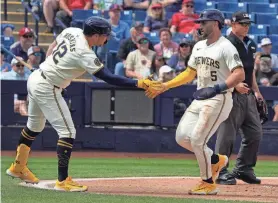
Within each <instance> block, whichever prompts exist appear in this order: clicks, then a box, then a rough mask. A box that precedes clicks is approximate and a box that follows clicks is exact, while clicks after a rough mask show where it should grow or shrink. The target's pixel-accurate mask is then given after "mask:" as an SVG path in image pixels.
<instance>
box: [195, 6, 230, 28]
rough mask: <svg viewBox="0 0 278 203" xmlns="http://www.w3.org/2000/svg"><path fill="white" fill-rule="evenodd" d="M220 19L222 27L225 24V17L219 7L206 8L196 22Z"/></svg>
mask: <svg viewBox="0 0 278 203" xmlns="http://www.w3.org/2000/svg"><path fill="white" fill-rule="evenodd" d="M212 20H213V21H218V22H219V23H220V25H221V27H223V26H224V24H225V17H224V15H223V13H222V12H221V11H219V10H217V9H207V10H204V11H203V12H202V13H201V14H200V17H199V19H197V20H195V22H196V23H200V22H203V21H212Z"/></svg>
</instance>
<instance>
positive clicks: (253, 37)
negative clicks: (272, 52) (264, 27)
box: [248, 34, 259, 44]
mask: <svg viewBox="0 0 278 203" xmlns="http://www.w3.org/2000/svg"><path fill="white" fill-rule="evenodd" d="M248 37H249V38H250V39H252V40H253V41H254V42H255V43H256V44H258V42H259V41H258V35H252V34H249V35H248Z"/></svg>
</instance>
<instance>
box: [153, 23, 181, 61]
mask: <svg viewBox="0 0 278 203" xmlns="http://www.w3.org/2000/svg"><path fill="white" fill-rule="evenodd" d="M159 38H160V42H159V43H158V44H156V45H155V46H154V50H155V52H156V53H157V54H158V55H162V56H163V57H164V58H165V59H166V60H167V61H168V59H170V58H171V56H172V55H173V54H175V53H177V52H178V49H179V45H178V44H177V43H176V42H174V41H172V33H171V32H170V29H169V28H162V29H160V31H159Z"/></svg>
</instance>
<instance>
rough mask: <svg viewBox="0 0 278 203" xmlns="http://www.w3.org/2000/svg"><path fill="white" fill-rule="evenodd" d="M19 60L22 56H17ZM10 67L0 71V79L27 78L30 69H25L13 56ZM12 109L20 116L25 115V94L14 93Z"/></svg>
mask: <svg viewBox="0 0 278 203" xmlns="http://www.w3.org/2000/svg"><path fill="white" fill-rule="evenodd" d="M18 57H19V59H20V60H23V58H22V57H20V56H18ZM11 66H12V69H11V71H9V72H4V73H1V80H27V79H28V77H29V75H30V71H26V68H24V65H23V64H21V63H20V62H19V61H18V60H16V59H15V58H14V59H13V60H12V61H11ZM14 96H15V97H14V111H15V112H16V113H20V114H21V115H22V116H26V115H27V105H26V96H27V95H26V94H15V95H14Z"/></svg>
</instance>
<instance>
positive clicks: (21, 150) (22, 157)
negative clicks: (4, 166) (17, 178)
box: [14, 144, 30, 171]
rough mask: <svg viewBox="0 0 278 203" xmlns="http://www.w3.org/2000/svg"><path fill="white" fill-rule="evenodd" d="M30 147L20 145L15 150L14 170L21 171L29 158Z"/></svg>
mask: <svg viewBox="0 0 278 203" xmlns="http://www.w3.org/2000/svg"><path fill="white" fill-rule="evenodd" d="M29 152H30V147H28V146H27V145H25V144H20V145H18V147H17V150H16V157H15V161H14V167H15V170H19V171H21V170H22V169H23V168H24V167H25V166H26V165H27V161H28V158H29Z"/></svg>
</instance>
